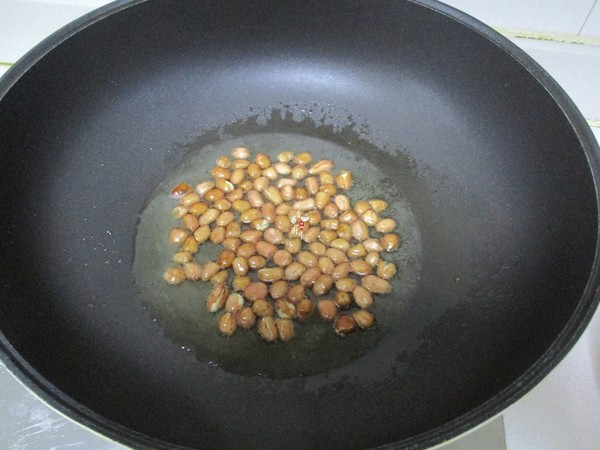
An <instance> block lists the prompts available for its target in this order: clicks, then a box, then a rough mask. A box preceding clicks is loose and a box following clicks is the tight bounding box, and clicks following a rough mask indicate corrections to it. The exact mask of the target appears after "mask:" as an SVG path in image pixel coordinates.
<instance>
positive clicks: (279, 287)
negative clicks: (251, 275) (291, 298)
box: [263, 269, 288, 300]
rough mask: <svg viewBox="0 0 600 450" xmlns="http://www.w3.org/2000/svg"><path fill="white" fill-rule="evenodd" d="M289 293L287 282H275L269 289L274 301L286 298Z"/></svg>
mask: <svg viewBox="0 0 600 450" xmlns="http://www.w3.org/2000/svg"><path fill="white" fill-rule="evenodd" d="M263 270H264V269H263ZM287 293H288V283H287V281H285V280H278V281H275V282H274V283H273V284H272V285H271V287H270V288H269V295H270V296H271V298H272V299H274V300H277V299H278V298H284V297H286V296H287Z"/></svg>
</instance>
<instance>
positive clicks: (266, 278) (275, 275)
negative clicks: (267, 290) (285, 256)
mask: <svg viewBox="0 0 600 450" xmlns="http://www.w3.org/2000/svg"><path fill="white" fill-rule="evenodd" d="M284 275H285V272H284V271H283V269H282V268H281V267H269V268H265V269H260V270H259V271H258V279H259V280H260V281H263V282H265V283H274V282H275V281H279V280H281V279H283V276H284Z"/></svg>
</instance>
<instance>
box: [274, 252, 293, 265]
mask: <svg viewBox="0 0 600 450" xmlns="http://www.w3.org/2000/svg"><path fill="white" fill-rule="evenodd" d="M292 261H293V256H292V254H291V253H290V252H288V251H287V250H285V249H282V250H277V251H276V252H275V254H274V255H273V263H275V265H276V266H279V267H287V266H289V265H290V264H291V263H292Z"/></svg>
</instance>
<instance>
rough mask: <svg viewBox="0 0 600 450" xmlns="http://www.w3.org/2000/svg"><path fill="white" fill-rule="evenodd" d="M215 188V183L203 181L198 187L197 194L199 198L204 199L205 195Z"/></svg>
mask: <svg viewBox="0 0 600 450" xmlns="http://www.w3.org/2000/svg"><path fill="white" fill-rule="evenodd" d="M214 187H215V182H214V181H203V182H202V183H200V184H197V185H196V192H197V193H198V195H199V196H201V197H204V195H205V194H206V193H207V192H208V191H210V190H211V189H213V188H214Z"/></svg>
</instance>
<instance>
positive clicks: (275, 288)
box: [269, 280, 288, 300]
mask: <svg viewBox="0 0 600 450" xmlns="http://www.w3.org/2000/svg"><path fill="white" fill-rule="evenodd" d="M287 293H288V283H287V281H285V280H278V281H275V282H274V283H273V284H272V285H271V287H270V288H269V295H270V296H271V298H272V299H274V300H277V299H278V298H284V297H286V296H287Z"/></svg>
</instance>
